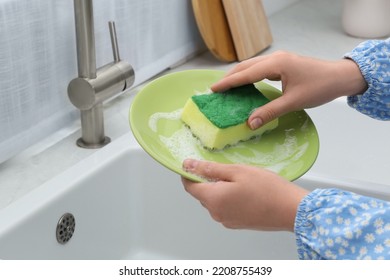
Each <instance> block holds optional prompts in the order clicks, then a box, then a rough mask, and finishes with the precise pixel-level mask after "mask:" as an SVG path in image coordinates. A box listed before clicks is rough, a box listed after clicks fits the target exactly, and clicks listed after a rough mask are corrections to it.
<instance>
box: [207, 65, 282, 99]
mask: <svg viewBox="0 0 390 280" xmlns="http://www.w3.org/2000/svg"><path fill="white" fill-rule="evenodd" d="M271 62H272V61H271V60H270V59H268V57H262V58H261V59H256V60H253V61H248V62H247V63H245V64H243V65H241V64H239V65H237V66H236V67H235V68H234V69H232V71H231V72H229V74H228V75H226V76H225V77H224V78H222V79H221V80H220V81H218V82H216V83H215V84H213V85H212V86H211V90H212V91H213V92H222V91H225V90H228V89H229V88H234V87H238V86H242V85H246V84H251V83H255V82H258V81H261V80H263V79H265V78H271V79H275V77H276V76H278V75H275V74H273V73H272V72H271V69H272V68H271V66H272V65H271V64H270V63H271Z"/></svg>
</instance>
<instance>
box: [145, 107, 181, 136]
mask: <svg viewBox="0 0 390 280" xmlns="http://www.w3.org/2000/svg"><path fill="white" fill-rule="evenodd" d="M182 112H183V108H181V109H178V110H176V111H173V112H157V113H154V114H153V115H151V116H150V118H149V123H148V124H149V127H150V129H151V130H153V132H157V123H158V121H159V120H161V119H166V120H172V121H176V120H180V116H181V113H182Z"/></svg>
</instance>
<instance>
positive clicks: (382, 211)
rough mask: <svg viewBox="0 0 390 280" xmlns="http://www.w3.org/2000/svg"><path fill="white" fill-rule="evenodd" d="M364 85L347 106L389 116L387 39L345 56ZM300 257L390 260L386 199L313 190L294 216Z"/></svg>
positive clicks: (368, 43) (374, 115) (365, 44)
mask: <svg viewBox="0 0 390 280" xmlns="http://www.w3.org/2000/svg"><path fill="white" fill-rule="evenodd" d="M345 57H346V58H349V59H352V60H354V61H355V62H356V63H357V64H358V66H359V68H360V71H361V72H362V74H363V76H364V78H365V80H366V81H367V84H368V89H367V91H366V92H364V93H363V94H361V95H357V96H350V97H348V104H349V105H350V106H351V107H352V108H355V109H356V110H358V111H359V112H361V113H363V114H366V115H368V116H370V117H372V118H375V119H379V120H390V38H389V39H387V40H371V41H366V42H363V43H362V44H360V45H359V46H357V47H356V48H355V49H354V50H353V51H352V52H350V53H347V54H346V55H345ZM295 235H296V242H297V247H298V255H299V258H300V259H316V260H319V259H390V202H387V201H383V200H379V199H374V198H370V197H366V196H361V195H357V194H354V193H351V192H346V191H342V190H338V189H317V190H315V191H313V192H311V193H310V194H308V195H307V196H306V197H305V198H304V199H303V200H302V201H301V203H300V205H299V207H298V211H297V216H296V219H295Z"/></svg>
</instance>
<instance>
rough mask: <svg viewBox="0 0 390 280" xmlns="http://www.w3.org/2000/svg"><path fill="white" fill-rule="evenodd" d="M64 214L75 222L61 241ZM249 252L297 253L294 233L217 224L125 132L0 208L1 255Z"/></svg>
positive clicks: (218, 255) (219, 255) (245, 255)
mask: <svg viewBox="0 0 390 280" xmlns="http://www.w3.org/2000/svg"><path fill="white" fill-rule="evenodd" d="M68 212H69V213H72V214H73V215H74V217H75V221H76V227H75V231H74V234H73V237H72V238H71V239H70V241H69V242H68V243H66V244H64V245H62V244H59V243H58V242H57V239H56V226H57V221H58V219H59V218H60V217H61V216H62V215H63V214H64V213H68ZM252 258H259V259H268V258H275V259H277V258H282V259H290V258H296V253H295V241H294V237H293V235H292V234H289V233H260V232H255V231H233V230H228V229H225V228H224V227H223V226H221V225H219V224H217V223H215V222H214V221H212V220H211V218H210V217H209V215H208V213H207V212H206V210H204V208H203V207H202V206H201V205H200V204H199V203H198V202H197V201H195V200H194V199H193V198H192V197H190V195H188V194H187V193H186V192H185V190H184V188H183V186H182V184H181V181H180V177H179V176H178V175H177V174H175V173H172V172H171V171H169V170H167V169H166V168H164V167H162V166H160V165H159V164H157V163H156V162H155V161H154V160H153V159H151V158H150V157H149V155H147V154H146V153H145V152H144V151H143V150H142V149H141V148H140V147H139V146H138V144H137V143H136V141H135V140H134V139H133V137H132V135H131V134H130V133H128V134H127V135H125V136H123V137H122V138H120V139H118V140H116V141H114V142H113V143H112V144H110V145H108V146H107V147H106V148H104V149H102V150H100V151H98V152H96V153H95V154H94V155H92V156H91V157H89V158H87V159H86V160H84V161H83V162H81V163H80V164H77V165H76V166H74V167H73V168H71V169H70V170H68V171H66V172H65V173H63V174H61V175H60V176H58V177H56V178H54V179H53V180H51V181H49V182H47V183H46V184H44V185H42V186H41V187H39V188H37V189H36V190H35V191H33V192H31V193H30V194H28V195H26V196H24V197H23V198H21V199H19V200H18V201H16V202H14V203H13V204H11V205H10V206H8V207H7V208H5V209H4V210H3V211H1V212H0V259H252Z"/></svg>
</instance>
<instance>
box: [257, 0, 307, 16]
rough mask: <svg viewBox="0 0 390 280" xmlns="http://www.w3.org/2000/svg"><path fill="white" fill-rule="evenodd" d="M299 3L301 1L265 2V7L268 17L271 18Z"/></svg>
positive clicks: (268, 0) (272, 0)
mask: <svg viewBox="0 0 390 280" xmlns="http://www.w3.org/2000/svg"><path fill="white" fill-rule="evenodd" d="M298 1H300V0H263V5H264V9H265V12H266V13H267V15H268V16H271V15H272V14H274V13H276V12H278V11H280V10H281V9H283V8H285V7H287V6H289V5H292V4H294V3H296V2H298Z"/></svg>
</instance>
